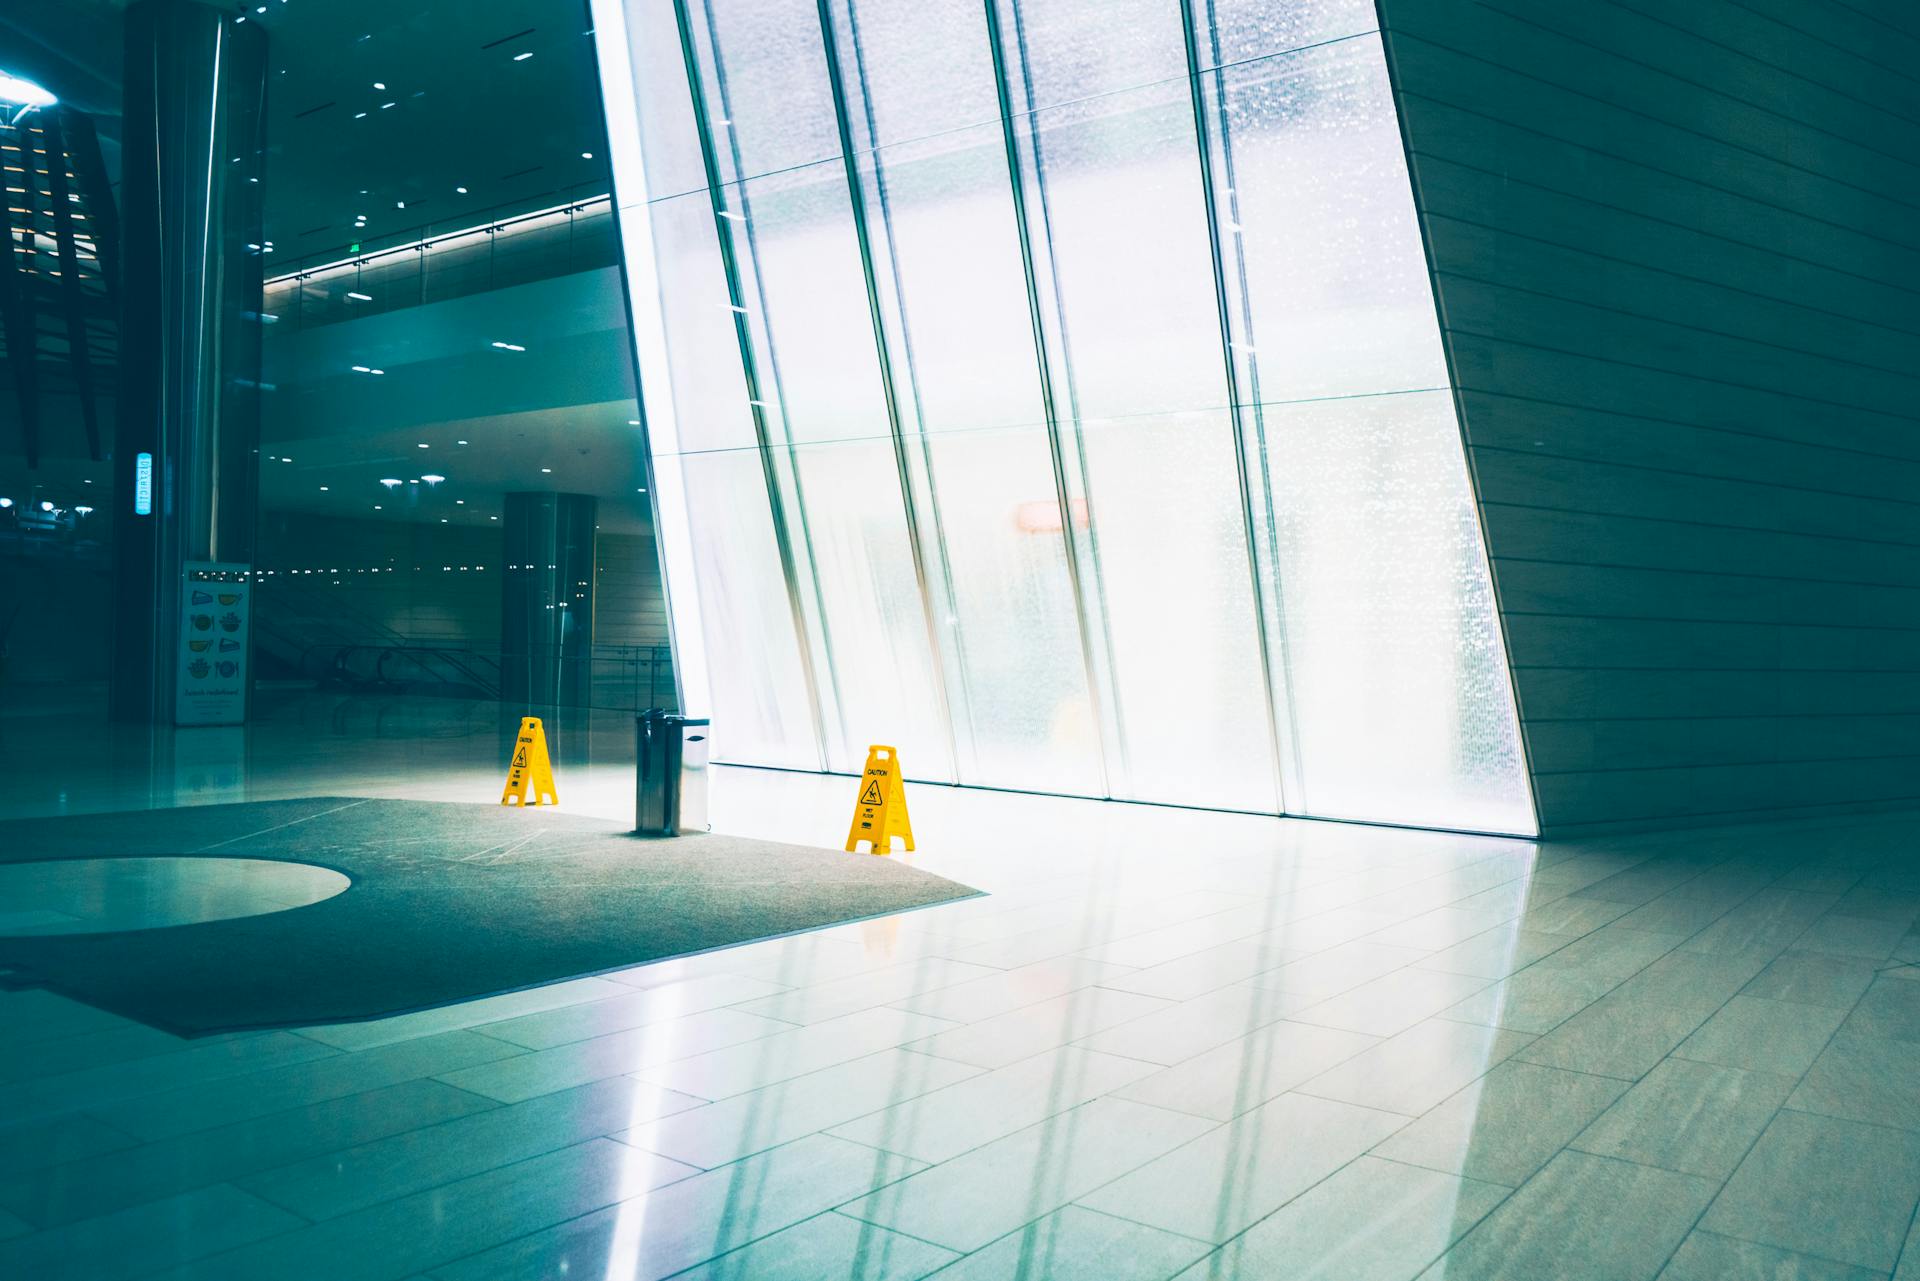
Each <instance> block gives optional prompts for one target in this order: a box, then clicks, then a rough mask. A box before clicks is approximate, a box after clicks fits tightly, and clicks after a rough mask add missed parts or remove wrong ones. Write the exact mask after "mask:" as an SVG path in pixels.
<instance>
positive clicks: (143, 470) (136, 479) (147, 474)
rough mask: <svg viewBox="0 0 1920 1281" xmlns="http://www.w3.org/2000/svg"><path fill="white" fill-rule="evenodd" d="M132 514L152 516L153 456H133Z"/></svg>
mask: <svg viewBox="0 0 1920 1281" xmlns="http://www.w3.org/2000/svg"><path fill="white" fill-rule="evenodd" d="M133 514H134V515H136V516H151V515H153V455H152V454H135V455H134V456H133Z"/></svg>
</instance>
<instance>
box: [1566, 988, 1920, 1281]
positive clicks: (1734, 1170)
mask: <svg viewBox="0 0 1920 1281" xmlns="http://www.w3.org/2000/svg"><path fill="white" fill-rule="evenodd" d="M1768 964H1772V962H1768ZM1756 977H1757V976H1756ZM1865 997H1866V993H1865V992H1862V993H1861V994H1860V996H1859V997H1856V998H1855V1000H1854V1007H1858V1005H1859V1003H1860V1001H1861V1000H1864V999H1865ZM1756 999H1759V998H1756ZM1731 1001H1732V998H1731V997H1729V998H1728V1003H1730V1002H1731ZM1854 1007H1850V1008H1849V1009H1848V1011H1847V1014H1846V1015H1843V1016H1842V1017H1841V1019H1840V1020H1839V1022H1838V1023H1836V1024H1835V1025H1834V1029H1833V1031H1832V1032H1829V1033H1828V1034H1827V1039H1826V1040H1825V1041H1823V1042H1822V1043H1821V1046H1820V1049H1819V1051H1818V1052H1816V1053H1815V1054H1814V1056H1813V1057H1812V1058H1811V1059H1810V1060H1809V1061H1808V1063H1807V1066H1806V1068H1804V1069H1803V1070H1802V1071H1801V1072H1799V1073H1798V1074H1797V1075H1795V1076H1794V1078H1793V1085H1792V1087H1791V1088H1790V1089H1789V1090H1788V1091H1787V1096H1786V1100H1787V1101H1790V1100H1791V1099H1792V1098H1793V1096H1794V1094H1795V1092H1797V1091H1798V1090H1799V1088H1800V1086H1801V1083H1802V1082H1804V1081H1805V1080H1806V1078H1807V1074H1808V1073H1809V1072H1811V1071H1813V1065H1814V1064H1815V1063H1818V1062H1819V1061H1820V1056H1821V1055H1823V1054H1825V1053H1826V1052H1827V1047H1828V1046H1830V1045H1832V1044H1833V1038H1834V1037H1835V1036H1836V1035H1838V1034H1839V1031H1840V1028H1841V1027H1842V1026H1844V1025H1845V1024H1846V1021H1847V1019H1848V1018H1849V1017H1851V1016H1852V1013H1853V1008H1854ZM1721 1008H1722V1009H1725V1008H1726V1004H1725V1003H1723V1004H1722V1006H1721ZM1717 1012H1718V1011H1716V1013H1717ZM1700 1026H1702V1027H1704V1026H1705V1022H1704V1021H1703V1022H1702V1023H1701V1024H1700ZM1694 1031H1696V1032H1697V1031H1699V1027H1696V1028H1695V1029H1694ZM1691 1035H1693V1033H1691V1032H1690V1033H1688V1036H1691ZM1681 1044H1685V1038H1682V1040H1681ZM1674 1048H1675V1049H1678V1048H1679V1047H1678V1046H1675V1047H1674ZM1672 1057H1673V1054H1672V1051H1668V1053H1667V1054H1666V1055H1663V1056H1662V1058H1661V1062H1662V1063H1664V1062H1666V1061H1668V1060H1669V1059H1671V1058H1672ZM1688 1061H1691V1060H1688ZM1654 1066H1655V1067H1658V1066H1659V1064H1655V1065H1654ZM1718 1066H1724V1065H1718ZM1649 1072H1651V1069H1649ZM1775 1075H1778V1076H1785V1075H1786V1074H1785V1073H1776V1074H1775ZM1643 1079H1644V1078H1643ZM1797 1110H1798V1109H1790V1108H1788V1107H1787V1104H1786V1101H1783V1102H1782V1103H1781V1104H1780V1106H1779V1107H1777V1108H1775V1109H1774V1110H1773V1115H1772V1116H1769V1117H1768V1118H1767V1121H1766V1124H1765V1125H1762V1126H1761V1127H1760V1128H1759V1129H1758V1130H1756V1131H1755V1132H1754V1135H1753V1137H1752V1138H1751V1139H1750V1140H1748V1142H1747V1146H1746V1148H1745V1149H1744V1150H1743V1151H1742V1152H1741V1153H1740V1157H1739V1159H1738V1160H1736V1161H1735V1162H1734V1163H1733V1165H1732V1167H1731V1168H1730V1169H1729V1171H1728V1173H1727V1177H1726V1178H1725V1179H1722V1180H1721V1181H1720V1186H1719V1188H1718V1189H1717V1190H1715V1192H1714V1194H1713V1195H1712V1196H1711V1197H1709V1198H1708V1199H1707V1203H1706V1204H1705V1205H1704V1206H1702V1207H1701V1209H1700V1212H1699V1213H1698V1214H1696V1215H1695V1216H1694V1219H1693V1223H1692V1224H1691V1225H1689V1227H1688V1228H1687V1231H1686V1232H1685V1233H1684V1234H1682V1235H1681V1237H1680V1238H1679V1240H1678V1241H1676V1242H1675V1243H1674V1246H1673V1249H1671V1250H1669V1251H1668V1252H1667V1257H1666V1258H1665V1259H1664V1260H1662V1261H1661V1264H1660V1271H1662V1272H1664V1271H1665V1270H1666V1269H1667V1267H1668V1265H1669V1264H1671V1263H1672V1262H1673V1256H1674V1255H1676V1254H1678V1253H1679V1252H1680V1247H1681V1246H1682V1245H1684V1244H1685V1243H1686V1239H1687V1237H1688V1236H1691V1235H1692V1234H1693V1233H1694V1232H1696V1231H1699V1230H1700V1224H1701V1223H1702V1222H1704V1221H1705V1219H1706V1217H1707V1215H1709V1214H1711V1213H1712V1212H1713V1207H1714V1206H1716V1205H1718V1204H1719V1203H1720V1198H1721V1197H1722V1196H1724V1195H1725V1194H1726V1190H1727V1188H1729V1187H1730V1186H1732V1184H1733V1181H1734V1179H1736V1178H1738V1177H1739V1174H1740V1168H1741V1167H1742V1166H1744V1165H1745V1164H1746V1163H1747V1158H1749V1157H1751V1156H1752V1155H1753V1151H1754V1149H1755V1148H1757V1147H1759V1146H1760V1140H1762V1139H1764V1138H1765V1137H1766V1136H1767V1133H1768V1132H1769V1131H1770V1130H1772V1129H1773V1127H1774V1124H1775V1122H1777V1121H1778V1120H1779V1119H1780V1114H1781V1113H1782V1112H1787V1111H1797ZM1802 1115H1809V1116H1811V1115H1815V1114H1814V1113H1802ZM1597 1119H1598V1118H1596V1120H1597ZM1878 1128H1882V1129H1892V1128H1894V1127H1887V1126H1882V1127H1878ZM1582 1133H1585V1131H1582ZM1903 1133H1911V1131H1903ZM1614 1159H1616V1160H1625V1159H1626V1158H1614ZM1739 1239H1741V1240H1744V1239H1745V1238H1739ZM1754 1244H1756V1245H1773V1243H1772V1242H1765V1241H1761V1242H1754ZM1775 1248H1782V1249H1784V1248H1786V1247H1780V1246H1776V1247H1775ZM1654 1275H1655V1276H1656V1277H1657V1276H1658V1275H1659V1273H1658V1272H1656V1273H1655V1274H1654Z"/></svg>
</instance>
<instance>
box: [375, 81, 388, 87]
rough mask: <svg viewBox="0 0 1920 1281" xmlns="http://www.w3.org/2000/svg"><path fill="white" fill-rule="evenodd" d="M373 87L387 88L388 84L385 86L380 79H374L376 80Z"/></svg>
mask: <svg viewBox="0 0 1920 1281" xmlns="http://www.w3.org/2000/svg"><path fill="white" fill-rule="evenodd" d="M373 87H374V88H376V89H384V88H386V86H385V85H384V84H381V83H380V82H379V81H378V80H376V81H374V82H373Z"/></svg>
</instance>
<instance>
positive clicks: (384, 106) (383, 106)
mask: <svg viewBox="0 0 1920 1281" xmlns="http://www.w3.org/2000/svg"><path fill="white" fill-rule="evenodd" d="M399 105H400V104H399V103H396V102H383V103H381V104H380V110H382V111H385V110H386V109H387V108H389V107H397V106H399Z"/></svg>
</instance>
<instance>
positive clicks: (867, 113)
mask: <svg viewBox="0 0 1920 1281" xmlns="http://www.w3.org/2000/svg"><path fill="white" fill-rule="evenodd" d="M846 5H847V42H848V45H849V46H850V47H851V48H852V50H853V73H854V79H855V83H857V84H859V85H860V110H861V116H862V119H863V122H864V123H865V125H866V130H867V138H868V141H869V145H870V146H871V147H872V149H873V153H874V165H873V190H874V197H875V203H876V204H877V205H878V206H879V210H880V220H879V237H880V244H881V253H880V254H878V255H876V262H882V263H885V264H886V265H887V270H888V272H889V277H890V279H891V282H892V285H893V291H892V292H893V309H894V315H896V316H897V317H898V318H899V321H898V326H897V328H898V333H899V341H900V354H901V362H902V364H903V365H904V366H905V367H906V374H907V393H908V396H909V397H910V398H911V401H912V404H913V421H914V424H915V428H916V434H917V436H918V438H919V443H920V469H921V472H922V474H923V475H924V476H925V478H926V480H925V483H926V490H927V514H928V517H929V519H930V520H931V521H932V523H933V546H934V552H935V556H936V559H937V562H938V566H939V584H940V590H941V593H942V595H943V598H944V600H945V603H946V609H947V617H948V619H949V620H950V621H949V627H948V630H947V632H946V633H945V634H946V635H947V636H948V637H949V644H950V646H951V652H952V655H953V667H952V669H951V676H952V681H953V686H954V688H955V690H956V692H957V694H958V697H957V698H956V699H955V700H954V703H953V704H952V712H953V718H954V734H955V736H956V737H958V738H959V739H960V740H961V741H963V742H964V743H965V744H966V747H967V759H968V761H969V763H974V762H977V760H978V758H979V744H978V742H977V740H976V737H975V734H974V729H973V696H972V688H971V684H970V678H969V674H968V673H969V670H970V669H969V666H968V663H967V638H966V633H965V632H964V631H963V630H962V629H961V626H960V601H959V595H958V592H957V591H956V589H955V587H954V582H953V563H952V559H951V556H950V554H949V551H948V548H947V529H946V518H945V515H944V514H943V512H942V509H941V504H940V480H939V476H938V474H937V473H936V472H935V471H934V466H933V443H932V440H931V439H930V437H929V436H928V434H927V418H926V412H925V409H924V406H923V405H922V403H921V397H920V377H919V373H918V370H917V368H916V366H915V362H914V347H913V322H912V320H911V319H910V318H909V317H908V315H907V293H906V284H905V282H904V281H903V280H902V279H901V277H900V264H899V261H898V259H897V257H896V256H895V251H894V237H893V205H892V201H891V200H890V199H889V197H888V194H887V171H886V168H885V166H883V165H882V164H881V163H880V157H879V152H880V141H879V139H880V130H879V127H878V126H877V125H876V123H875V122H874V118H873V98H872V96H871V95H870V94H868V93H867V91H866V83H867V81H866V76H867V72H866V55H865V52H864V47H863V46H862V44H861V41H860V13H859V9H858V8H857V6H856V0H846ZM955 777H956V779H957V778H958V774H957V773H956V775H955Z"/></svg>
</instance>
